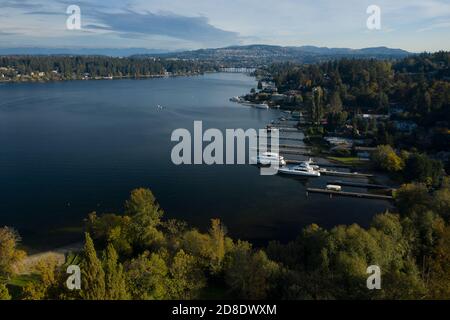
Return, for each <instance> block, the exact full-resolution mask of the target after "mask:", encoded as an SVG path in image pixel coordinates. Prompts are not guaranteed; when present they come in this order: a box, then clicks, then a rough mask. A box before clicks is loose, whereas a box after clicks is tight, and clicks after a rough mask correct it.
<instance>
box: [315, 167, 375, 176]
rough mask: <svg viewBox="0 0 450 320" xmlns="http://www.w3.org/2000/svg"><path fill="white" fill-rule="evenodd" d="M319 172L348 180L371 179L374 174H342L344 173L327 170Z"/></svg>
mask: <svg viewBox="0 0 450 320" xmlns="http://www.w3.org/2000/svg"><path fill="white" fill-rule="evenodd" d="M319 172H320V173H321V174H324V175H328V176H338V177H348V178H371V177H373V174H369V173H359V172H342V171H332V170H327V169H320V170H319Z"/></svg>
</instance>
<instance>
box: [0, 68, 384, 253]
mask: <svg viewBox="0 0 450 320" xmlns="http://www.w3.org/2000/svg"><path fill="white" fill-rule="evenodd" d="M255 86H256V83H255V80H254V78H251V77H248V76H245V75H242V74H208V75H204V76H198V77H180V78H167V79H166V78H165V79H151V80H117V81H73V82H57V83H29V84H1V85H0V146H1V149H0V225H9V226H12V227H14V228H16V229H18V230H19V231H20V233H21V235H22V237H23V242H24V244H25V245H27V246H31V247H40V248H42V247H54V246H56V245H60V244H64V243H69V242H73V241H76V240H78V239H79V238H80V230H79V228H78V229H77V228H76V227H80V226H81V225H82V220H83V218H85V217H86V215H87V214H88V213H89V212H91V211H97V212H98V213H105V212H117V211H120V210H121V209H122V205H123V202H124V200H125V199H126V198H127V196H128V194H129V191H130V190H132V189H133V188H136V187H147V188H150V189H151V190H152V191H153V192H154V194H155V195H156V197H157V199H158V202H159V203H160V205H161V207H162V208H163V209H164V210H165V216H166V217H169V218H179V219H183V220H185V221H187V222H188V223H189V224H190V225H192V226H195V227H198V228H200V229H202V230H205V229H206V228H207V226H208V224H209V220H210V219H211V218H215V217H218V218H221V219H222V220H223V222H224V224H225V225H226V226H227V228H228V231H229V234H230V235H232V236H233V237H236V238H238V237H239V238H241V239H248V240H252V241H255V242H256V243H264V242H265V241H267V240H271V239H278V240H282V241H285V240H290V239H293V238H295V237H296V235H297V234H298V233H299V231H300V230H301V228H302V227H303V226H305V225H307V224H310V223H317V224H319V225H321V226H324V227H332V226H334V225H336V224H350V223H354V222H357V223H359V224H361V225H367V224H368V223H369V222H370V219H371V217H372V216H373V215H374V214H376V213H379V212H382V211H384V210H385V209H386V208H387V207H388V206H389V204H388V203H387V202H385V201H372V200H370V201H368V200H362V199H353V198H333V199H329V198H328V197H327V196H322V195H310V196H309V197H308V198H306V196H305V193H306V192H305V188H306V186H318V187H323V186H324V185H325V184H326V181H327V178H326V177H321V178H318V179H309V180H299V179H293V178H290V177H283V176H261V175H260V174H259V170H258V168H256V167H254V166H250V165H228V166H226V165H213V166H206V165H196V166H194V165H192V166H188V165H184V166H183V165H182V166H175V165H173V164H172V162H171V158H170V153H171V149H172V147H173V146H174V145H175V143H173V142H171V141H170V136H171V133H172V131H173V130H174V129H176V128H187V129H190V130H191V131H192V128H193V121H194V120H202V121H203V126H204V128H205V129H206V128H219V129H222V130H224V129H226V128H244V129H246V128H263V127H264V126H265V125H266V124H268V123H269V122H270V121H271V120H273V119H277V118H279V117H280V111H277V110H259V109H255V108H250V107H245V106H241V105H238V104H235V103H232V102H230V101H229V98H230V97H232V96H236V95H240V94H243V93H246V92H248V91H249V90H250V89H251V88H252V87H255ZM158 104H159V105H162V106H163V109H162V110H160V109H158V108H157V107H156V106H157V105H158Z"/></svg>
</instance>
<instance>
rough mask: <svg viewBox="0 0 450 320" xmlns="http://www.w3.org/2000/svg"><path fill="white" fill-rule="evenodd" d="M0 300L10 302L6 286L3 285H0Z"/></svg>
mask: <svg viewBox="0 0 450 320" xmlns="http://www.w3.org/2000/svg"><path fill="white" fill-rule="evenodd" d="M0 300H11V296H10V295H9V292H8V288H6V285H5V284H3V283H0Z"/></svg>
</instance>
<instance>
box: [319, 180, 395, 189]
mask: <svg viewBox="0 0 450 320" xmlns="http://www.w3.org/2000/svg"><path fill="white" fill-rule="evenodd" d="M327 183H328V184H337V185H339V186H347V187H357V188H367V189H384V190H393V189H394V188H392V187H390V186H386V185H381V184H371V183H359V182H349V181H342V180H331V181H328V182H327Z"/></svg>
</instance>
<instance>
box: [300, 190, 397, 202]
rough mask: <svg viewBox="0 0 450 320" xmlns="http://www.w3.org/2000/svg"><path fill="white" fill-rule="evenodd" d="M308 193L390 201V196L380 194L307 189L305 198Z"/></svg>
mask: <svg viewBox="0 0 450 320" xmlns="http://www.w3.org/2000/svg"><path fill="white" fill-rule="evenodd" d="M308 193H320V194H328V195H329V196H330V197H333V196H334V195H335V196H341V197H353V198H364V199H374V200H392V199H393V197H392V196H386V195H381V194H372V193H359V192H347V191H333V190H327V189H318V188H307V189H306V196H308Z"/></svg>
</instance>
